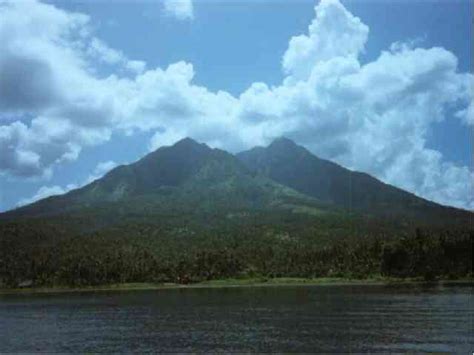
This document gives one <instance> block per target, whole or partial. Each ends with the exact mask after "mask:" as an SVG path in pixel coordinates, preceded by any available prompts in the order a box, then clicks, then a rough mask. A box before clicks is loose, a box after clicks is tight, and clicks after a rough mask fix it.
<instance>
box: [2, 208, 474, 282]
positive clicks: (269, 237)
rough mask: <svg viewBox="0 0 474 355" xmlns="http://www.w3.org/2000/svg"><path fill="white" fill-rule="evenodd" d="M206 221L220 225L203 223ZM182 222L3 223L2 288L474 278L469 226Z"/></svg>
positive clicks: (259, 219) (294, 220) (267, 218)
mask: <svg viewBox="0 0 474 355" xmlns="http://www.w3.org/2000/svg"><path fill="white" fill-rule="evenodd" d="M176 218H178V217H176ZM206 219H207V220H208V222H209V223H210V225H212V226H213V227H209V225H207V226H205V225H204V224H203V221H204V220H206ZM181 221H182V223H181V225H180V226H178V224H177V222H176V221H175V220H173V218H172V217H170V216H166V218H162V219H161V220H160V218H158V217H157V218H156V219H155V220H154V222H152V223H151V222H150V221H146V222H144V221H142V220H140V219H137V220H128V221H127V222H126V223H124V224H120V225H116V226H114V227H110V228H106V229H101V230H100V231H96V232H90V233H86V234H84V233H82V232H74V228H76V230H77V231H79V230H81V228H79V226H80V225H81V223H80V222H79V221H77V220H61V221H58V220H52V219H49V220H40V219H33V220H29V221H21V222H5V223H3V224H1V225H0V231H1V236H2V237H1V239H0V243H1V244H0V280H1V282H2V284H3V286H4V287H17V286H18V285H20V284H22V283H25V281H29V280H31V282H32V285H34V286H60V285H61V286H85V285H99V284H110V283H124V282H176V283H190V282H198V281H203V280H212V279H222V278H247V277H269V278H270V277H305V278H315V277H349V278H367V277H371V276H376V275H382V276H391V277H422V278H424V279H427V280H432V279H436V278H451V279H456V278H464V277H471V276H472V250H473V242H474V232H473V231H472V230H471V231H468V230H466V229H460V230H454V229H453V228H450V229H449V230H443V229H440V228H438V229H410V228H406V229H405V230H402V231H401V232H400V234H398V233H396V232H395V231H394V230H391V229H387V228H383V227H382V226H377V225H375V224H374V221H368V222H367V221H366V222H367V223H364V222H363V221H362V220H357V221H356V220H355V219H354V218H348V219H347V220H341V219H340V217H336V216H334V217H328V216H326V217H324V218H317V219H315V218H309V217H307V216H304V215H299V216H298V215H294V216H292V217H291V218H287V220H286V221H285V219H284V215H283V214H282V215H264V214H262V215H249V214H247V213H244V214H242V215H238V214H237V215H227V216H216V215H214V216H205V217H204V216H203V217H202V218H201V219H199V220H196V219H189V220H187V221H186V220H183V219H182V220H181ZM218 221H220V222H218ZM310 221H311V222H310ZM355 222H357V223H355ZM355 225H357V226H358V229H356V228H354V226H355ZM361 226H364V227H361ZM384 226H385V225H384Z"/></svg>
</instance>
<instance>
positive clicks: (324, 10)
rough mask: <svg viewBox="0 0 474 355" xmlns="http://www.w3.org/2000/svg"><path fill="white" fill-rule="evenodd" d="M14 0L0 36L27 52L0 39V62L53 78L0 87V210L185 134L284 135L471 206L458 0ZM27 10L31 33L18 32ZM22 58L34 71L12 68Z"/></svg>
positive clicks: (465, 20) (231, 141) (226, 137)
mask: <svg viewBox="0 0 474 355" xmlns="http://www.w3.org/2000/svg"><path fill="white" fill-rule="evenodd" d="M21 4H22V6H23V8H19V6H18V5H12V4H8V2H7V3H6V4H1V5H0V9H1V10H3V11H4V12H7V11H8V12H9V21H8V22H7V23H6V24H3V25H1V24H0V38H7V39H8V41H10V42H11V45H10V47H8V48H15V45H17V46H19V45H20V44H19V43H25V46H27V45H28V44H29V43H30V46H29V48H31V49H28V50H25V51H24V52H25V53H23V51H22V50H20V54H18V53H17V52H15V53H14V55H13V54H12V55H10V56H9V55H8V51H1V49H2V48H0V73H5V72H8V73H14V71H15V70H18V71H21V72H22V73H26V74H22V75H24V76H25V78H24V80H29V79H30V78H28V75H31V76H33V77H35V78H36V77H39V78H42V77H43V76H45V78H46V79H44V81H47V82H53V83H54V84H55V85H54V87H52V88H51V87H45V88H43V87H39V88H38V86H41V85H42V84H37V85H35V86H34V87H31V86H22V85H15V90H18V92H19V94H17V95H16V96H15V97H20V99H18V101H20V102H16V101H15V102H14V103H11V101H12V100H13V99H12V97H13V95H10V94H8V93H7V92H6V90H8V89H9V88H12V84H11V82H8V81H6V83H4V84H0V98H1V97H2V96H3V98H2V99H1V100H0V127H3V129H4V133H3V134H2V133H1V132H2V131H1V130H0V148H2V147H4V149H3V150H0V174H1V175H0V186H1V190H0V210H6V209H10V208H13V207H15V206H16V205H17V204H18V203H27V202H29V201H32V200H33V199H37V198H40V197H44V196H47V195H49V194H53V193H61V192H64V191H67V190H68V189H70V188H74V187H77V186H80V185H82V184H84V183H86V182H88V181H91V180H92V179H94V178H97V177H98V176H101V175H102V174H103V173H105V172H106V171H107V169H110V168H112V167H113V166H114V165H116V164H121V163H127V162H130V161H133V160H136V159H138V158H139V157H141V156H143V155H144V154H146V153H147V152H149V151H150V150H152V149H155V148H157V147H159V146H161V145H166V144H171V143H172V142H173V141H174V140H176V139H179V138H180V137H182V136H186V135H189V136H192V137H195V138H196V139H198V140H200V141H203V142H206V143H208V144H210V145H211V146H216V147H220V148H225V149H229V150H231V151H238V150H241V149H246V148H249V147H251V146H253V145H262V144H267V143H268V142H269V141H271V139H273V138H275V137H277V136H280V135H286V136H289V137H290V138H293V139H294V140H295V141H296V142H297V143H300V144H303V145H305V146H306V147H307V148H308V149H310V150H311V151H313V152H314V153H315V154H317V155H319V156H321V157H324V158H328V159H331V160H335V161H337V162H339V163H340V164H342V165H344V166H347V167H349V168H352V169H357V170H362V171H366V172H369V173H371V174H373V175H375V176H376V177H378V178H380V179H381V180H383V181H386V182H388V183H392V184H395V185H397V186H400V187H402V188H405V189H407V190H409V191H412V192H414V193H417V194H418V195H420V196H423V197H426V198H428V199H432V200H435V201H437V202H440V203H444V204H450V205H456V206H459V207H464V208H472V207H473V197H472V192H471V191H472V189H471V185H472V169H471V168H472V166H471V159H472V158H471V154H472V145H471V137H472V120H473V119H472V118H470V115H469V114H466V112H469V111H468V109H467V108H468V106H469V102H470V101H472V75H471V74H470V73H472V67H471V63H472V57H471V54H470V53H471V51H472V44H471V42H472V40H471V37H470V36H471V31H472V28H471V26H472V17H471V16H472V2H470V1H390V2H388V1H342V2H341V3H339V2H337V1H325V2H323V3H321V4H319V2H318V1H282V0H280V1H272V2H270V1H248V0H247V1H210V0H208V1H199V0H195V1H192V2H191V1H189V0H178V1H176V0H175V1H172V2H166V1H165V2H158V1H156V2H154V1H144V2H138V3H136V2H123V1H120V2H114V3H110V2H101V1H99V2H95V1H84V2H77V1H74V2H65V1H59V2H56V1H50V2H48V4H49V6H46V5H44V4H42V3H36V2H22V3H21ZM315 6H317V8H316V11H315ZM15 7H18V8H15ZM26 8H28V10H29V11H26V12H25V9H26ZM26 13H28V14H26ZM15 16H17V17H15ZM28 16H30V17H31V18H30V19H27V20H25V17H28ZM318 18H319V20H318ZM42 21H44V28H45V30H44V31H43V30H42V31H39V32H44V33H38V31H37V30H36V31H35V30H32V28H34V27H33V26H34V25H35V26H36V24H37V25H38V26H40V27H41V26H43V25H42V23H43V22H42ZM312 21H316V22H317V23H316V24H315V25H314V26H313V27H314V28H313V29H312V30H311V29H308V26H309V25H310V24H311V23H312ZM49 27H51V28H49ZM41 28H43V27H41ZM300 35H303V36H305V38H304V39H303V41H301V43H300V44H299V45H297V44H296V42H297V41H294V42H292V41H291V39H292V37H294V36H300ZM8 41H7V42H8ZM325 41H326V42H325ZM57 43H60V44H59V45H58V44H57ZM292 43H293V44H292ZM354 43H356V45H353V44H354ZM394 43H396V45H394ZM4 45H5V46H6V44H4ZM433 47H435V49H433ZM391 48H392V49H391ZM35 50H38V51H39V52H38V53H39V55H38V53H35ZM2 53H3V54H2ZM308 53H309V54H308ZM381 53H386V55H385V56H382V57H383V58H382V57H381ZM2 56H3V58H2ZM18 56H22V57H21V58H18ZM12 58H14V59H15V61H13V60H12ZM31 58H35V63H38V69H35V70H30V71H27V70H24V68H22V65H24V66H25V67H26V66H28V67H30V68H31V67H32V66H31V65H28V64H29V63H30V60H31ZM38 58H39V59H38ZM12 62H14V63H18V64H17V65H15V66H12V64H11V63H12ZM132 62H133V63H132ZM176 63H179V64H177V65H176ZM285 63H286V64H285ZM170 65H171V66H172V67H171V68H172V69H171V70H166V68H168V67H169V66H170ZM2 66H3V68H2ZM191 66H192V67H191ZM33 67H34V68H36V66H33ZM44 67H48V68H49V69H48V71H47V72H46V74H44V73H43V72H41V70H43V69H42V68H44ZM130 68H135V69H133V70H132V69H130ZM22 69H23V70H22ZM310 72H311V73H312V74H311V73H310ZM51 73H52V74H51ZM48 75H51V77H52V78H54V79H50V80H48V78H50V77H49V76H48ZM12 76H13V74H12ZM63 77H67V78H69V77H70V78H71V79H70V80H69V79H67V80H66V79H57V78H63ZM0 81H1V80H0ZM63 81H65V82H63ZM256 83H262V84H256ZM364 85H365V86H364ZM17 86H18V87H17ZM170 87H173V90H171V89H169V88H170ZM175 87H176V89H174V88H175ZM117 88H119V89H117ZM388 88H390V89H388ZM1 90H3V93H2V91H1ZM30 90H31V91H32V93H29V92H30ZM34 90H37V92H36V91H34ZM56 91H58V92H59V93H57V92H56ZM219 91H221V94H218V93H219ZM26 92H28V94H25V93H26ZM63 92H67V94H66V95H63ZM162 92H163V94H161V93H162ZM63 96H65V97H63ZM134 96H136V97H137V99H136V100H134V99H135V97H134ZM32 97H33V98H34V100H33V99H32ZM175 98H176V99H177V100H176V102H171V101H172V100H174V99H175ZM40 99H41V100H40ZM9 100H10V101H9ZM15 100H17V99H15ZM21 100H24V101H23V102H21ZM394 100H396V102H392V101H394ZM471 105H472V104H471ZM116 106H117V107H116ZM463 110H465V112H464V114H463ZM470 112H472V110H471V111H470ZM35 120H36V123H35V124H33V122H35ZM20 123H21V124H20ZM63 125H65V126H67V128H61V129H60V130H58V132H56V129H55V127H63ZM45 132H46V133H45ZM51 132H53V133H51ZM2 139H3V145H2ZM20 152H21V154H20Z"/></svg>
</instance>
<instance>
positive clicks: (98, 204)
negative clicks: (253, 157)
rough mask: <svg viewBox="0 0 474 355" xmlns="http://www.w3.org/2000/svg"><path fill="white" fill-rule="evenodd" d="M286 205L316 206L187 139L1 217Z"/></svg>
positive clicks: (221, 153) (223, 154) (225, 155)
mask: <svg viewBox="0 0 474 355" xmlns="http://www.w3.org/2000/svg"><path fill="white" fill-rule="evenodd" d="M290 202H291V203H293V204H294V203H296V204H299V203H302V204H304V205H309V206H310V207H313V208H316V209H318V208H320V207H321V206H320V204H318V202H317V201H316V200H315V199H314V198H311V197H308V196H303V195H302V194H300V193H298V192H296V191H294V190H292V189H291V188H288V187H285V186H282V185H280V184H278V183H275V182H273V181H272V180H270V179H268V178H266V177H263V176H257V175H255V174H253V173H252V172H251V171H250V170H249V169H248V168H247V167H245V165H244V164H242V163H241V162H240V161H239V160H238V159H237V158H236V157H235V156H233V155H231V154H229V153H227V152H225V151H222V150H219V149H211V148H209V147H208V146H207V145H205V144H199V143H197V142H195V141H194V140H192V139H189V138H186V139H183V140H181V141H179V142H177V143H176V144H174V145H173V146H171V147H162V148H160V149H158V150H156V151H155V152H152V153H150V154H148V155H147V156H145V157H144V158H142V159H140V160H139V161H137V162H135V163H133V164H130V165H123V166H119V167H117V168H115V169H113V170H112V171H110V172H109V173H108V174H106V175H105V176H104V177H103V178H101V179H98V180H96V181H94V182H92V183H91V184H89V185H86V186H84V187H82V188H80V189H77V190H73V191H71V192H69V193H67V194H65V195H62V196H54V197H50V198H46V199H44V200H41V201H39V202H36V203H33V204H31V205H29V206H25V207H22V208H19V209H17V210H14V211H11V212H8V213H6V214H4V215H3V217H19V216H52V215H57V214H64V213H73V212H77V211H81V210H84V209H100V210H101V211H105V213H106V214H112V215H118V214H120V215H122V216H126V215H129V214H150V213H163V212H170V211H174V212H176V213H198V212H211V211H223V210H238V209H255V208H256V209H261V208H275V207H278V206H284V205H288V204H289V203H290ZM107 210H108V211H107Z"/></svg>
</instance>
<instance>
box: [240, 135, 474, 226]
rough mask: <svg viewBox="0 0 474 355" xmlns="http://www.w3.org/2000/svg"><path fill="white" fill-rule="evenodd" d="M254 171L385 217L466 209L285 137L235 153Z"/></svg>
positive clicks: (459, 214)
mask: <svg viewBox="0 0 474 355" xmlns="http://www.w3.org/2000/svg"><path fill="white" fill-rule="evenodd" d="M237 157H238V158H239V159H240V160H241V161H242V162H243V163H244V164H245V165H246V166H247V167H248V168H249V169H250V170H252V171H254V172H255V173H257V174H259V175H261V176H264V177H267V178H270V179H272V180H273V181H276V182H278V183H280V184H282V185H285V186H288V187H290V188H292V189H295V190H296V191H298V192H300V193H302V194H305V195H308V196H311V197H314V198H316V199H318V200H320V201H322V202H326V203H329V204H333V205H335V206H338V207H341V208H344V209H346V210H353V211H358V212H363V213H370V214H375V215H379V216H383V217H389V218H400V217H409V218H417V219H423V220H426V221H433V222H434V221H436V218H441V219H443V220H447V219H450V220H451V222H453V221H456V220H458V219H459V220H462V221H463V222H466V218H467V219H470V217H471V213H469V212H467V211H462V210H459V209H455V208H451V207H445V206H441V205H439V204H436V203H434V202H431V201H428V200H425V199H423V198H420V197H418V196H416V195H414V194H412V193H409V192H406V191H404V190H401V189H399V188H397V187H395V186H392V185H388V184H385V183H383V182H381V181H379V180H377V179H376V178H374V177H372V176H370V175H368V174H365V173H361V172H357V171H351V170H349V169H346V168H343V167H342V166H340V165H338V164H335V163H333V162H331V161H328V160H324V159H320V158H318V157H316V156H315V155H313V154H311V153H310V152H309V151H308V150H307V149H305V148H303V147H301V146H299V145H297V144H296V143H295V142H293V141H292V140H290V139H288V138H284V137H283V138H278V139H276V140H275V141H273V142H272V143H271V144H270V145H269V146H268V147H256V148H253V149H250V150H248V151H244V152H241V153H239V154H237Z"/></svg>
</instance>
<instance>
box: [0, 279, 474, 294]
mask: <svg viewBox="0 0 474 355" xmlns="http://www.w3.org/2000/svg"><path fill="white" fill-rule="evenodd" d="M458 284H462V285H471V286H474V279H472V278H469V279H459V280H450V279H440V280H434V281H426V280H423V279H417V278H406V279H401V278H383V277H378V278H368V279H347V278H336V277H333V278H331V277H324V278H315V279H305V278H248V279H223V280H210V281H202V282H198V283H190V284H177V283H148V282H137V283H121V284H110V285H102V286H83V287H67V286H64V287H60V286H58V287H28V288H26V287H25V288H10V289H9V288H2V289H0V296H2V295H22V294H54V293H81V292H107V291H108V292H110V291H152V290H177V289H217V288H244V287H294V286H298V287H304V286H306V287H310V286H320V287H324V286H395V287H396V286H410V285H413V286H415V285H438V286H446V285H448V286H449V285H458Z"/></svg>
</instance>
